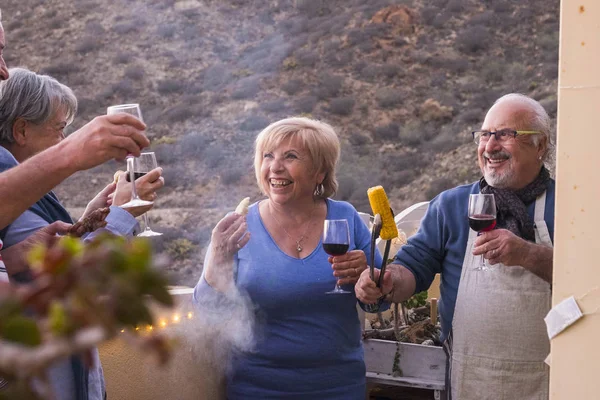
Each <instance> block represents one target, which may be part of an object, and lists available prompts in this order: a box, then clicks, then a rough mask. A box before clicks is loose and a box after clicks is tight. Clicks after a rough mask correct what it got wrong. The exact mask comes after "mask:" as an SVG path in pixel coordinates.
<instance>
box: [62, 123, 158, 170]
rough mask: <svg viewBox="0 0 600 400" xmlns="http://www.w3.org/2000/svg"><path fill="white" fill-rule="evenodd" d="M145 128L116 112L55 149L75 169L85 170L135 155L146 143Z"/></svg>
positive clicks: (138, 153)
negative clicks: (59, 150) (57, 149)
mask: <svg viewBox="0 0 600 400" xmlns="http://www.w3.org/2000/svg"><path fill="white" fill-rule="evenodd" d="M144 129H146V125H145V124H144V123H143V122H142V121H140V120H139V119H137V118H135V117H134V116H132V115H129V114H125V113H120V114H114V115H102V116H99V117H96V118H94V119H93V120H92V121H90V122H89V123H87V124H86V125H84V126H83V127H82V128H81V129H79V130H78V131H76V132H75V133H73V134H71V135H69V136H68V137H67V138H66V139H65V140H63V141H62V142H60V143H59V144H58V145H57V146H60V147H61V152H60V153H61V154H64V156H65V157H67V158H68V160H69V163H70V164H71V167H73V168H74V169H75V170H85V169H89V168H92V167H95V166H96V165H99V164H102V163H104V162H106V161H108V160H110V159H113V158H114V159H116V160H123V159H125V157H126V156H127V154H132V155H134V156H136V157H137V156H139V155H140V152H141V150H142V149H143V148H144V147H148V146H149V145H150V141H149V140H148V138H147V137H146V136H145V135H144V132H143V131H144Z"/></svg>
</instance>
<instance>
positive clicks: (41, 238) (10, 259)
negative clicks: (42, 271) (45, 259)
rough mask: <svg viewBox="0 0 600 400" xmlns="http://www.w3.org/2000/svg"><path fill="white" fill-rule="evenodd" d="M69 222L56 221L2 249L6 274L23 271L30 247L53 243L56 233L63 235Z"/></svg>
mask: <svg viewBox="0 0 600 400" xmlns="http://www.w3.org/2000/svg"><path fill="white" fill-rule="evenodd" d="M70 227H71V224H67V223H66V222H62V221H57V222H54V223H52V224H50V225H48V226H46V227H44V228H42V229H39V230H38V231H37V232H35V233H34V234H32V235H31V236H29V237H28V238H27V239H25V240H23V241H22V242H19V243H17V244H15V245H14V246H11V247H9V248H8V249H5V250H2V259H3V260H4V264H5V265H6V270H7V272H8V275H9V276H10V275H14V274H16V273H19V272H23V271H25V270H26V269H27V268H28V266H27V260H26V256H27V252H28V251H29V250H31V248H32V247H34V246H35V245H37V244H39V243H45V244H47V245H49V246H50V245H54V243H55V242H56V241H57V240H58V239H59V237H60V236H58V235H65V234H66V233H67V232H68V231H69V228H70Z"/></svg>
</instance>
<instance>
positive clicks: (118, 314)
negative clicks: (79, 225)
mask: <svg viewBox="0 0 600 400" xmlns="http://www.w3.org/2000/svg"><path fill="white" fill-rule="evenodd" d="M27 260H28V262H29V265H30V266H31V269H32V275H33V280H32V281H31V282H30V283H28V284H25V285H21V286H19V287H16V286H14V285H10V284H4V283H2V284H0V375H1V376H2V377H3V378H4V379H6V380H7V382H8V386H7V388H6V389H5V390H3V391H2V392H1V393H0V399H9V398H11V399H13V398H18V399H37V398H39V393H37V392H36V391H35V390H38V389H39V390H41V391H46V390H48V388H47V387H45V386H44V382H45V380H44V379H38V383H39V385H40V386H38V385H36V386H34V385H32V380H33V379H34V378H40V377H42V376H43V375H44V373H45V369H46V368H47V367H48V366H50V365H51V364H53V363H54V362H55V361H57V360H59V359H62V358H66V357H68V356H69V355H71V354H74V353H84V354H86V355H87V356H89V351H91V349H92V348H93V347H95V346H96V345H97V344H98V343H100V342H102V341H104V340H108V339H110V338H112V337H114V336H115V335H117V333H119V332H123V333H126V336H127V338H128V339H131V341H133V343H136V344H138V345H140V346H141V347H143V348H145V349H150V350H153V351H154V352H156V353H157V354H158V356H159V358H160V361H161V362H165V361H166V360H167V358H168V348H169V344H168V343H167V341H166V340H165V339H164V338H162V337H161V336H160V335H159V334H157V333H155V332H153V333H149V334H144V335H140V334H138V333H137V332H136V328H138V327H140V326H146V325H150V326H151V325H152V324H153V323H154V318H153V315H152V312H151V311H150V303H151V302H153V301H154V302H158V303H160V304H161V305H163V306H166V307H171V306H172V305H173V298H172V297H171V295H170V293H169V292H168V290H167V280H166V278H165V277H164V276H163V275H162V273H161V271H160V270H159V269H156V268H154V266H153V261H152V251H151V247H150V242H149V241H147V240H144V239H139V238H136V239H132V240H126V239H125V238H123V237H118V236H113V235H110V234H105V235H100V236H97V237H96V238H95V239H94V240H92V241H91V242H90V243H88V244H84V243H83V242H81V241H80V240H79V239H77V238H72V237H64V238H62V239H60V240H59V241H58V242H57V243H56V244H54V245H51V246H49V245H45V244H40V245H38V246H37V247H34V248H33V249H32V250H31V251H30V253H29V254H28V257H27Z"/></svg>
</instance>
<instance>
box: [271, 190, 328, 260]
mask: <svg viewBox="0 0 600 400" xmlns="http://www.w3.org/2000/svg"><path fill="white" fill-rule="evenodd" d="M316 209H317V203H316V202H315V206H314V207H313V209H312V211H311V212H310V215H309V216H308V221H307V223H306V224H307V225H306V229H304V233H302V235H300V237H299V238H298V240H295V239H294V238H293V237H292V235H290V233H289V232H288V231H287V229H285V227H284V226H283V224H282V223H281V222H279V220H278V219H277V217H275V214H273V211H272V210H271V206H270V205H269V213H270V214H271V217H273V219H274V220H275V222H277V225H279V227H280V228H281V229H283V231H284V232H285V234H286V235H288V237H289V238H290V239H292V240H293V241H294V242H296V251H298V253H302V241H303V240H304V239H305V238H306V234H307V233H308V229H309V228H310V225H311V221H312V217H313V214H314V213H315V210H316Z"/></svg>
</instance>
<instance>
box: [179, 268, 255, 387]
mask: <svg viewBox="0 0 600 400" xmlns="http://www.w3.org/2000/svg"><path fill="white" fill-rule="evenodd" d="M201 279H202V280H203V279H204V278H201ZM200 286H201V287H200V288H197V289H196V290H195V293H194V296H193V297H194V298H193V300H190V303H189V304H185V305H183V307H182V310H184V311H182V312H181V315H183V316H185V315H186V314H188V312H191V313H193V318H191V319H190V320H189V321H186V323H182V324H178V325H177V327H176V328H175V329H173V330H170V334H172V335H173V336H174V337H175V338H176V340H177V341H178V342H179V345H180V346H183V347H184V348H183V351H185V352H189V353H191V355H192V358H193V359H194V361H195V362H196V363H198V364H200V365H201V366H202V367H203V369H206V368H210V369H211V370H212V371H213V372H214V371H216V372H217V373H218V374H219V375H220V376H221V377H223V376H224V375H225V374H226V373H227V372H228V371H229V370H230V367H231V360H232V357H234V356H235V355H236V354H239V353H242V352H251V351H252V350H253V349H254V344H255V340H256V332H255V326H256V324H255V309H254V306H253V304H252V302H251V300H250V298H249V297H248V295H247V294H246V293H244V292H242V291H240V290H239V289H238V288H237V287H235V285H230V289H229V290H227V292H219V291H217V290H215V289H213V288H211V287H210V286H208V284H207V283H206V282H205V281H203V282H201V283H200ZM185 310H191V311H188V312H186V311H185ZM189 315H191V314H189Z"/></svg>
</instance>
